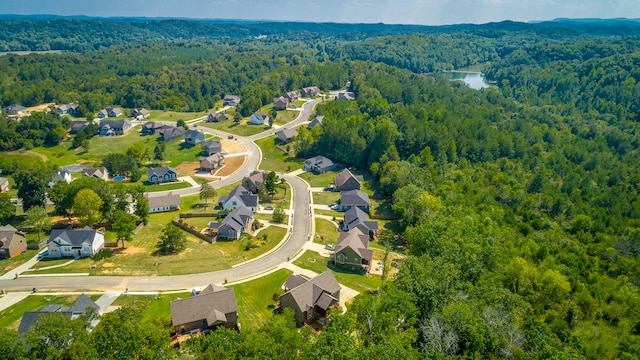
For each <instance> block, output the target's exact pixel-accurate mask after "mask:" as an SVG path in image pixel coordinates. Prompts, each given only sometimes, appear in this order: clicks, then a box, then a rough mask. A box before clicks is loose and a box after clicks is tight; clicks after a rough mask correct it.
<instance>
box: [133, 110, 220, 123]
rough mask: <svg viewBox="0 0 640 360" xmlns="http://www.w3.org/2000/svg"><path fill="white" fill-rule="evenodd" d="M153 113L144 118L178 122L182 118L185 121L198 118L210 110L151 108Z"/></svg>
mask: <svg viewBox="0 0 640 360" xmlns="http://www.w3.org/2000/svg"><path fill="white" fill-rule="evenodd" d="M150 111H151V115H150V116H149V117H148V118H147V119H144V120H143V122H144V121H172V122H178V120H180V119H182V120H184V121H189V120H193V119H197V118H201V117H203V116H206V115H207V114H208V113H209V112H208V111H201V112H177V111H164V110H150Z"/></svg>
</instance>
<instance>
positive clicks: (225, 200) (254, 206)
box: [218, 185, 259, 213]
mask: <svg viewBox="0 0 640 360" xmlns="http://www.w3.org/2000/svg"><path fill="white" fill-rule="evenodd" d="M218 206H219V207H220V208H222V209H225V210H233V209H237V208H238V207H241V206H244V207H246V208H247V209H249V210H251V211H252V212H254V213H255V212H256V211H258V209H259V206H258V196H257V195H253V194H252V193H251V191H249V190H247V189H246V188H245V187H244V186H242V185H238V186H236V187H235V189H233V190H231V192H230V193H229V195H227V196H222V197H220V199H219V200H218Z"/></svg>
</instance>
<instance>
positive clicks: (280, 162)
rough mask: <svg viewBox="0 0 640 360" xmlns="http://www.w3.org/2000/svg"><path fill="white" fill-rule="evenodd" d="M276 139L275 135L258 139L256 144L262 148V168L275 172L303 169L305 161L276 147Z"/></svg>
mask: <svg viewBox="0 0 640 360" xmlns="http://www.w3.org/2000/svg"><path fill="white" fill-rule="evenodd" d="M275 139H276V138H275V136H269V137H267V138H264V139H261V140H258V141H256V145H258V146H259V147H260V149H261V150H262V162H261V163H260V168H261V169H263V170H270V171H275V172H289V171H293V170H297V169H301V168H302V165H303V161H302V160H300V159H296V158H293V157H291V156H289V154H287V153H286V152H284V151H282V150H281V149H280V148H278V147H276V142H275Z"/></svg>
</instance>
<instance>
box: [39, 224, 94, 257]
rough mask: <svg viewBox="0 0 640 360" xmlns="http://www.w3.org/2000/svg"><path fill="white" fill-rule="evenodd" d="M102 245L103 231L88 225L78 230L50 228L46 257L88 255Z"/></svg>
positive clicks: (92, 253)
mask: <svg viewBox="0 0 640 360" xmlns="http://www.w3.org/2000/svg"><path fill="white" fill-rule="evenodd" d="M103 247H104V233H102V232H101V231H98V230H95V229H92V228H90V227H88V226H85V227H84V228H82V229H80V230H67V229H64V230H52V231H51V236H49V240H48V241H47V250H48V255H47V256H48V257H50V258H52V259H59V258H62V257H76V258H77V257H88V256H93V255H95V254H97V253H98V252H99V251H100V250H102V248H103Z"/></svg>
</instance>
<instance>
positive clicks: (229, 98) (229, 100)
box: [222, 95, 240, 106]
mask: <svg viewBox="0 0 640 360" xmlns="http://www.w3.org/2000/svg"><path fill="white" fill-rule="evenodd" d="M222 103H223V104H224V106H237V105H238V104H240V96H236V95H225V96H224V99H223V100H222Z"/></svg>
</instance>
